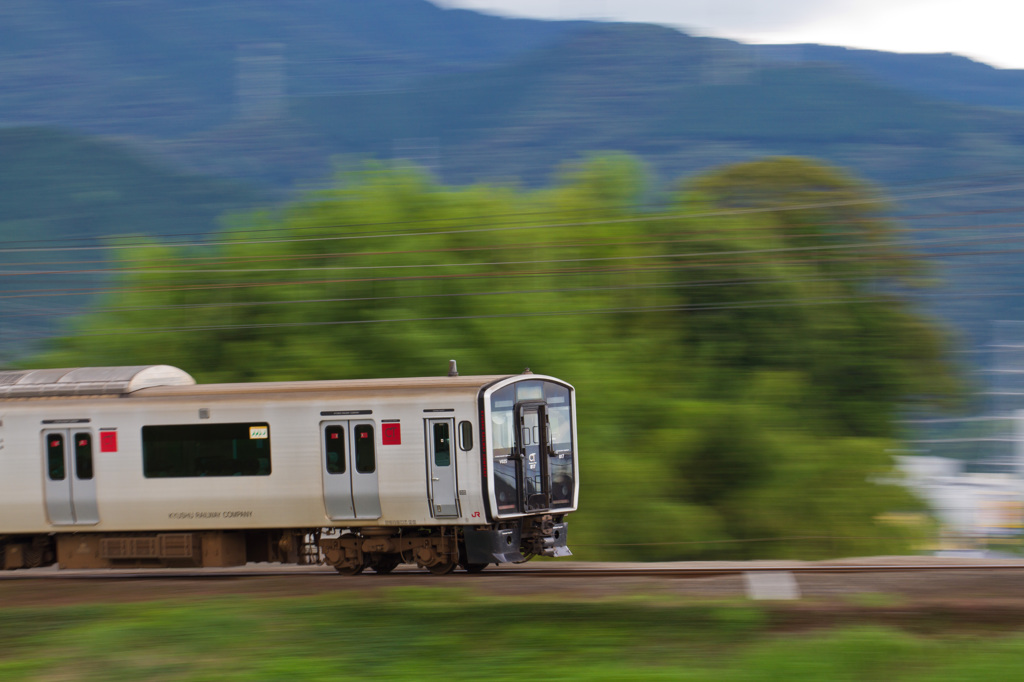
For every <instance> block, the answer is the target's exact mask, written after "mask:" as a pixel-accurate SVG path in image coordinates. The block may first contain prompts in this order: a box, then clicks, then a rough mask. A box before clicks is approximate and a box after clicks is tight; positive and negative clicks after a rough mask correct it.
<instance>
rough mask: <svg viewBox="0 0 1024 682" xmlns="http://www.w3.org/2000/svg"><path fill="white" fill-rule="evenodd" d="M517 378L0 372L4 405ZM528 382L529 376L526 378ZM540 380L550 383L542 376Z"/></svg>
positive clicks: (139, 369) (153, 369)
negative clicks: (206, 380)
mask: <svg viewBox="0 0 1024 682" xmlns="http://www.w3.org/2000/svg"><path fill="white" fill-rule="evenodd" d="M513 376H516V375H512V374H495V375H480V376H459V375H457V374H456V375H454V376H434V377H410V378H389V379H338V380H318V381H274V382H266V381H265V382H252V383H227V384H197V383H196V381H195V379H193V378H192V377H191V376H190V375H189V374H188V373H187V372H185V371H184V370H181V369H178V368H177V367H171V366H170V365H144V366H131V367H79V368H70V369H67V368H66V369H36V370H20V371H5V372H0V400H2V399H5V398H49V397H75V396H83V397H84V396H128V395H131V394H137V395H139V396H145V397H187V396H216V395H252V394H266V393H277V394H284V393H308V392H311V391H312V392H349V391H371V392H376V391H402V390H425V391H429V390H438V389H467V388H474V389H480V388H482V387H484V386H488V385H490V384H493V383H495V382H498V381H501V380H503V379H509V378H511V377H513ZM525 376H529V373H527V374H525ZM537 378H546V377H541V376H539V375H537Z"/></svg>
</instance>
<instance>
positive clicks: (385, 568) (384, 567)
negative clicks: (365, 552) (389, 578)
mask: <svg viewBox="0 0 1024 682" xmlns="http://www.w3.org/2000/svg"><path fill="white" fill-rule="evenodd" d="M400 563H402V560H401V558H399V557H398V556H397V555H395V554H385V555H383V556H380V557H377V558H374V559H370V568H371V569H372V570H373V572H374V573H376V574H377V575H387V574H388V573H390V572H391V571H393V570H395V569H396V568H398V565H399V564H400Z"/></svg>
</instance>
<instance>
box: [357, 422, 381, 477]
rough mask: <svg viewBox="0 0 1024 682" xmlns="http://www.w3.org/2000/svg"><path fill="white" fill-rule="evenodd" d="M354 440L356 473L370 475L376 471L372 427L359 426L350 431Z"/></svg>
mask: <svg viewBox="0 0 1024 682" xmlns="http://www.w3.org/2000/svg"><path fill="white" fill-rule="evenodd" d="M352 439H353V440H355V450H356V471H357V472H359V473H361V474H372V473H373V472H374V471H376V470H377V455H376V452H375V450H374V445H373V426H372V425H370V424H359V425H358V426H356V427H355V429H353V430H352Z"/></svg>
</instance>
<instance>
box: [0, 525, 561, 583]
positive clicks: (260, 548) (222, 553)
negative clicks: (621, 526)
mask: <svg viewBox="0 0 1024 682" xmlns="http://www.w3.org/2000/svg"><path fill="white" fill-rule="evenodd" d="M566 533H567V524H566V523H565V521H564V519H563V518H562V517H561V516H553V515H544V516H538V517H529V518H525V519H515V520H512V521H509V522H503V523H500V524H496V525H493V526H436V527H420V528H406V527H390V526H383V527H382V526H374V527H360V528H347V529H312V530H311V529H286V530H281V529H271V530H215V531H191V532H166V533H58V534H48V535H42V534H40V535H5V536H0V567H2V568H3V569H5V570H14V569H19V568H37V567H41V566H49V565H52V564H54V563H56V564H58V565H59V566H60V568H66V569H98V568H203V567H229V566H241V565H244V564H246V563H266V562H269V563H285V564H296V565H316V564H327V565H330V566H333V567H334V568H335V569H336V570H337V571H338V572H339V573H342V574H345V575H356V574H358V573H361V572H363V571H364V570H365V569H370V570H371V571H373V572H375V573H378V574H386V573H390V572H391V571H393V570H394V569H395V568H397V567H398V566H399V565H401V564H416V565H418V566H420V567H421V568H424V569H426V570H428V571H430V572H431V573H433V574H435V575H444V574H447V573H451V572H452V571H454V570H455V568H456V567H460V566H461V567H462V568H463V569H464V570H466V571H467V572H470V573H476V572H479V571H482V570H483V569H484V568H485V567H487V566H488V565H490V564H500V563H521V562H524V561H528V560H529V559H531V558H532V557H534V556H538V555H539V556H552V557H557V556H569V555H570V554H571V552H570V551H569V549H568V547H567V545H566Z"/></svg>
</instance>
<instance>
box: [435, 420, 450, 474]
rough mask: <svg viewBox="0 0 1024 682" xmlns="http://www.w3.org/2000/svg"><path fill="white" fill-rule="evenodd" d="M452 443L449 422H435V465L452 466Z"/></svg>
mask: <svg viewBox="0 0 1024 682" xmlns="http://www.w3.org/2000/svg"><path fill="white" fill-rule="evenodd" d="M451 464H452V444H451V436H450V435H449V433H448V422H438V423H436V424H434V465H435V466H439V467H446V466H451Z"/></svg>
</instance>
